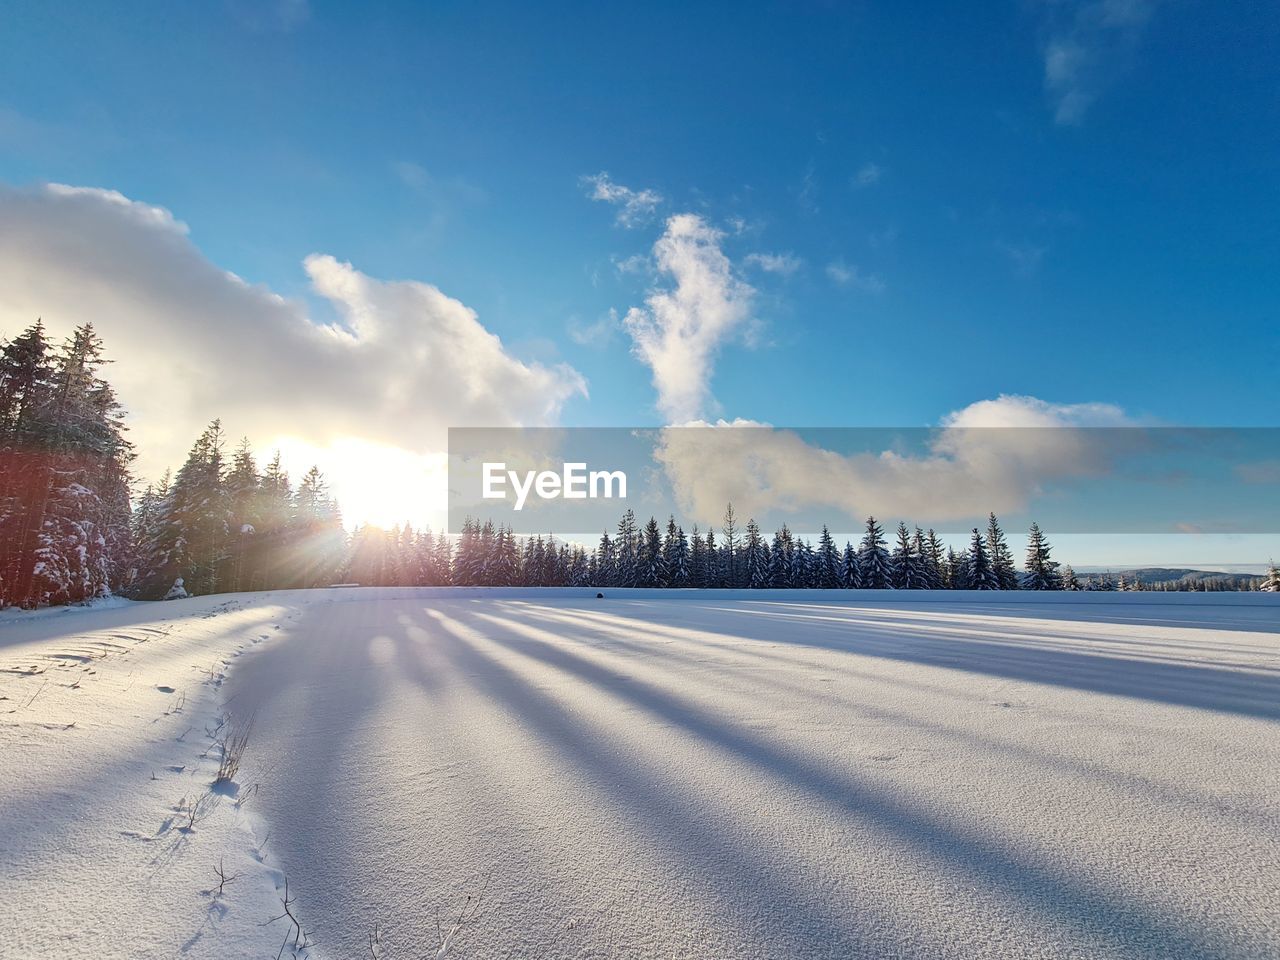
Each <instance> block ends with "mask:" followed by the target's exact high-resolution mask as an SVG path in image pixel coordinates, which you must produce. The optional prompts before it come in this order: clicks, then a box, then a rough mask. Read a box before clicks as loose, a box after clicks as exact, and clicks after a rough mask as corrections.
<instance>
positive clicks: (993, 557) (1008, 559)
mask: <svg viewBox="0 0 1280 960" xmlns="http://www.w3.org/2000/svg"><path fill="white" fill-rule="evenodd" d="M987 557H988V559H989V560H990V563H991V572H992V574H993V575H994V576H995V579H996V589H998V590H1017V589H1018V571H1017V568H1016V567H1015V566H1014V564H1013V551H1012V550H1010V549H1009V544H1008V542H1007V541H1006V540H1005V538H1004V531H1003V530H1001V529H1000V521H999V520H997V519H996V515H995V514H994V513H992V514H990V515H989V516H988V517H987ZM979 589H981V588H979Z"/></svg>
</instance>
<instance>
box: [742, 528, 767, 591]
mask: <svg viewBox="0 0 1280 960" xmlns="http://www.w3.org/2000/svg"><path fill="white" fill-rule="evenodd" d="M742 553H743V557H744V559H745V566H746V585H747V586H748V587H750V588H751V589H752V590H760V589H763V588H765V587H767V586H769V545H768V544H767V543H765V541H764V537H762V536H761V535H760V526H759V524H757V523H756V521H755V518H752V519H750V520H748V521H747V535H746V539H745V540H744V541H743V548H742Z"/></svg>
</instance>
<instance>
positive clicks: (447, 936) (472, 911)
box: [436, 873, 493, 960]
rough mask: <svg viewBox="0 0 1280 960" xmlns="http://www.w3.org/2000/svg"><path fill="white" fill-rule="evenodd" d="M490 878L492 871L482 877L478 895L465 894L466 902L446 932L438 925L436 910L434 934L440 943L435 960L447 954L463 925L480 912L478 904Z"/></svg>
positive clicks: (437, 912) (439, 959)
mask: <svg viewBox="0 0 1280 960" xmlns="http://www.w3.org/2000/svg"><path fill="white" fill-rule="evenodd" d="M492 879H493V874H492V873H490V874H489V875H488V876H486V877H485V878H484V886H483V887H481V888H480V893H479V895H477V896H472V895H471V894H467V899H466V902H465V903H463V905H462V909H461V910H459V911H458V917H457V919H456V920H454V921H453V926H452V927H450V928H449V932H448V933H445V932H444V929H443V928H442V927H441V926H440V911H439V910H437V911H436V936H437V937H438V938H439V943H440V947H439V949H438V950H436V960H442V958H443V957H445V956H446V955H448V953H449V948H450V947H452V946H453V943H454V941H455V940H456V939H457V938H458V934H459V933H461V932H462V929H463V927H465V926H466V925H467V924H468V923H470V922H471V921H472V920H474V919H475V918H476V914H478V913H479V912H480V905H481V904H482V903H483V902H484V895H485V893H487V892H488V890H489V881H490V880H492Z"/></svg>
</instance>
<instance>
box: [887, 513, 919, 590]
mask: <svg viewBox="0 0 1280 960" xmlns="http://www.w3.org/2000/svg"><path fill="white" fill-rule="evenodd" d="M889 583H890V585H891V586H892V587H893V588H894V589H895V590H922V589H924V587H925V583H924V575H923V571H922V570H921V566H920V555H919V554H918V553H917V552H916V547H915V544H914V543H913V542H912V540H911V534H910V533H909V532H908V530H907V525H906V524H905V523H899V524H898V543H897V546H895V547H894V550H893V555H892V556H891V557H890V558H889Z"/></svg>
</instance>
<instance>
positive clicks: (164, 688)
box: [156, 684, 173, 693]
mask: <svg viewBox="0 0 1280 960" xmlns="http://www.w3.org/2000/svg"><path fill="white" fill-rule="evenodd" d="M156 689H157V690H159V691H160V692H161V693H173V687H167V686H165V685H164V684H156Z"/></svg>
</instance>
